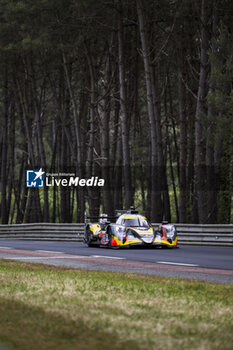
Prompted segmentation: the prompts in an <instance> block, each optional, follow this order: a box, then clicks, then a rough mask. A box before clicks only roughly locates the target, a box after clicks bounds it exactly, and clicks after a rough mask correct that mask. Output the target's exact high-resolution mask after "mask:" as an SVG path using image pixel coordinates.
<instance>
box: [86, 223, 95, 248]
mask: <svg viewBox="0 0 233 350" xmlns="http://www.w3.org/2000/svg"><path fill="white" fill-rule="evenodd" d="M86 243H87V245H88V247H94V244H93V243H92V233H91V230H90V227H87V228H86Z"/></svg>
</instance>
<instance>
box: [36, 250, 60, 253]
mask: <svg viewBox="0 0 233 350" xmlns="http://www.w3.org/2000/svg"><path fill="white" fill-rule="evenodd" d="M35 252H39V253H54V254H65V253H64V252H56V251H54V250H35Z"/></svg>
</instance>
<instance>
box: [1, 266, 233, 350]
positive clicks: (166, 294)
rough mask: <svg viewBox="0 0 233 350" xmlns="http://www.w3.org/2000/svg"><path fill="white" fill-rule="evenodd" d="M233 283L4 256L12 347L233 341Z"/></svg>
mask: <svg viewBox="0 0 233 350" xmlns="http://www.w3.org/2000/svg"><path fill="white" fill-rule="evenodd" d="M232 315H233V286H232V285H227V284H215V283H205V282H201V281H192V280H184V279H180V278H165V277H156V276H146V275H134V274H121V273H109V272H97V271H84V270H75V269H69V268H62V267H52V266H46V265H40V264H32V263H23V262H15V261H6V260H0V342H1V343H3V344H6V345H7V346H8V348H9V349H19V350H20V349H22V350H27V349H30V350H36V349H39V350H43V349H46V350H49V349H64V350H65V349H66V350H69V349H81V350H82V349H91V350H95V349H101V350H102V349H113V350H114V349H127V350H130V349H135V350H136V349H161V350H162V349H163V350H164V349H166V350H169V349H179V350H182V349H198V350H201V349H203V350H214V349H216V350H219V349H224V350H227V349H229V350H230V349H232V348H233V317H232Z"/></svg>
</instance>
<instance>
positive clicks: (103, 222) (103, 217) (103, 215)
mask: <svg viewBox="0 0 233 350" xmlns="http://www.w3.org/2000/svg"><path fill="white" fill-rule="evenodd" d="M107 218H108V214H104V213H103V214H100V223H101V224H105V223H106V222H107V221H108V219H107Z"/></svg>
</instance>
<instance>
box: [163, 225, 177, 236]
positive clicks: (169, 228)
mask: <svg viewBox="0 0 233 350" xmlns="http://www.w3.org/2000/svg"><path fill="white" fill-rule="evenodd" d="M165 232H166V236H167V238H171V239H174V238H175V236H176V228H175V226H174V225H167V226H166V227H165Z"/></svg>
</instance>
